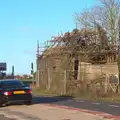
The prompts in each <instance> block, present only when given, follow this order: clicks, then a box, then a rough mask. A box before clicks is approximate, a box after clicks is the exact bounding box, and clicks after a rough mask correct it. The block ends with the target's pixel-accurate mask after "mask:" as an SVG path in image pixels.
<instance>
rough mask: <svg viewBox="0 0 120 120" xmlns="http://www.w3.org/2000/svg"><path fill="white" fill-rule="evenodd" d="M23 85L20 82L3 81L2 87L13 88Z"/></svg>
mask: <svg viewBox="0 0 120 120" xmlns="http://www.w3.org/2000/svg"><path fill="white" fill-rule="evenodd" d="M23 85H24V84H23V83H22V82H21V81H4V82H3V83H2V87H4V88H6V87H14V86H23Z"/></svg>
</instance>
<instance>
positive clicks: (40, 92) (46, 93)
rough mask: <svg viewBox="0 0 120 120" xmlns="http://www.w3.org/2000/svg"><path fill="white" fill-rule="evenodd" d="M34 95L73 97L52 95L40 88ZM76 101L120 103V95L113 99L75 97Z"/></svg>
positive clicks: (34, 90)
mask: <svg viewBox="0 0 120 120" xmlns="http://www.w3.org/2000/svg"><path fill="white" fill-rule="evenodd" d="M32 91H33V94H34V95H42V96H71V95H69V94H68V95H64V94H57V93H51V92H50V91H47V90H46V91H44V90H40V88H33V89H32ZM73 97H74V98H75V99H83V100H84V99H86V100H92V101H99V102H100V101H103V102H120V95H114V96H112V97H101V98H97V97H94V98H93V97H88V96H73Z"/></svg>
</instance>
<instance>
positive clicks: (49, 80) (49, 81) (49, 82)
mask: <svg viewBox="0 0 120 120" xmlns="http://www.w3.org/2000/svg"><path fill="white" fill-rule="evenodd" d="M50 84H51V79H50V69H49V68H48V88H47V89H48V90H50V87H51V86H50Z"/></svg>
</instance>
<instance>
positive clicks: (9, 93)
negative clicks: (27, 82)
mask: <svg viewBox="0 0 120 120" xmlns="http://www.w3.org/2000/svg"><path fill="white" fill-rule="evenodd" d="M11 94H12V92H4V95H5V96H9V95H11Z"/></svg>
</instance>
